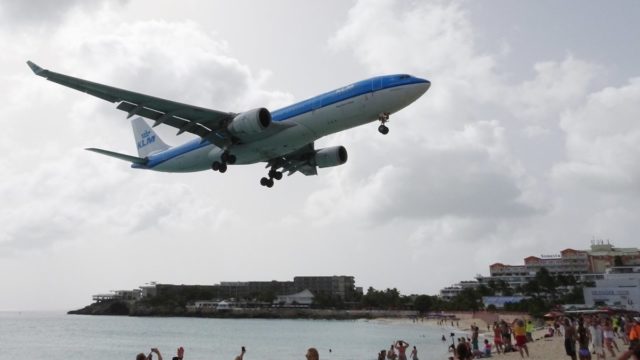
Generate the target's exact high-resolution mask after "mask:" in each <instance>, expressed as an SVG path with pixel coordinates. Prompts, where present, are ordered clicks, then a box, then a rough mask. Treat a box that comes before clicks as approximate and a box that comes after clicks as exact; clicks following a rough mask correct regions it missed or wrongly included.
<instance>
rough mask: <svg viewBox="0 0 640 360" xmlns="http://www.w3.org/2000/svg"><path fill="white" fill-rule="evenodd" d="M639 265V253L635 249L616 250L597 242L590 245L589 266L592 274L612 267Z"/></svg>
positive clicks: (611, 246)
mask: <svg viewBox="0 0 640 360" xmlns="http://www.w3.org/2000/svg"><path fill="white" fill-rule="evenodd" d="M638 265H640V251H639V250H638V249H637V248H617V247H615V246H613V245H612V244H610V243H609V242H607V243H606V244H605V243H604V241H597V242H595V243H592V244H591V251H589V266H590V268H591V270H592V271H593V272H597V273H604V272H605V270H606V269H607V268H609V267H613V266H638Z"/></svg>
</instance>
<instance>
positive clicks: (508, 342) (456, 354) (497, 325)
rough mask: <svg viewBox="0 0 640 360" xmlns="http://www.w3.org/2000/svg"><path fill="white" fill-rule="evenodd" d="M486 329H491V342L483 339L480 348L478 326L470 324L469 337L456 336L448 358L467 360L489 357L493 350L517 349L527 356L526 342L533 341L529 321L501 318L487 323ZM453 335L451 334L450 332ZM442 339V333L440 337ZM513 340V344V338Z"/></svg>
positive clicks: (502, 351)
mask: <svg viewBox="0 0 640 360" xmlns="http://www.w3.org/2000/svg"><path fill="white" fill-rule="evenodd" d="M487 328H488V330H489V331H491V330H493V344H492V343H491V342H490V341H489V339H485V340H484V342H483V344H482V348H480V343H479V340H478V336H479V332H480V328H479V327H478V326H477V325H475V324H474V325H471V334H470V336H471V337H467V338H464V337H460V338H458V339H457V340H458V344H457V345H456V344H451V345H450V346H449V352H451V353H453V356H452V357H450V359H459V360H468V359H480V358H487V357H491V356H492V354H493V352H494V351H495V352H496V353H498V354H500V353H506V352H510V351H519V352H520V356H522V357H523V358H524V355H525V354H526V355H527V357H529V348H528V347H527V342H530V341H533V337H532V335H531V334H532V332H533V329H534V326H533V324H532V323H531V321H530V320H529V321H527V322H526V323H525V321H524V320H521V319H515V320H514V321H513V322H512V323H511V324H508V323H507V322H506V321H504V320H502V321H500V322H497V321H496V322H494V323H493V326H491V325H488V326H487ZM451 335H452V336H453V334H451ZM442 339H443V340H444V335H443V337H442ZM512 339H513V340H515V344H514V343H513V340H512Z"/></svg>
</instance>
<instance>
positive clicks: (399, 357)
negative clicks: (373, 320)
mask: <svg viewBox="0 0 640 360" xmlns="http://www.w3.org/2000/svg"><path fill="white" fill-rule="evenodd" d="M409 346H410V345H409V343H408V342H406V341H404V340H398V341H396V342H395V343H393V344H391V346H390V347H389V350H385V349H383V350H380V352H378V360H407V349H408V348H409ZM409 359H410V360H418V349H417V348H416V347H415V346H414V347H413V349H412V350H411V353H410V354H409Z"/></svg>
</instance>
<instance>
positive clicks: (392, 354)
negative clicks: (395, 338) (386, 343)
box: [387, 344, 398, 360]
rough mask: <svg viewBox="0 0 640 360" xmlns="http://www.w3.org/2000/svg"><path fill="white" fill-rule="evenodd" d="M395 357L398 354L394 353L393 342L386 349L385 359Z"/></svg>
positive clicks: (393, 358) (393, 359) (390, 359)
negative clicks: (387, 349)
mask: <svg viewBox="0 0 640 360" xmlns="http://www.w3.org/2000/svg"><path fill="white" fill-rule="evenodd" d="M397 358H398V355H396V351H395V350H394V349H393V344H391V347H390V348H389V351H387V359H388V360H396V359H397Z"/></svg>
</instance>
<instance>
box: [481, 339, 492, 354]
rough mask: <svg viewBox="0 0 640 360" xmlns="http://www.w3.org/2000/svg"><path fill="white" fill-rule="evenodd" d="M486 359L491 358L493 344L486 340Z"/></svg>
mask: <svg viewBox="0 0 640 360" xmlns="http://www.w3.org/2000/svg"><path fill="white" fill-rule="evenodd" d="M483 356H484V357H491V344H490V343H489V340H487V339H484V353H483Z"/></svg>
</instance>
